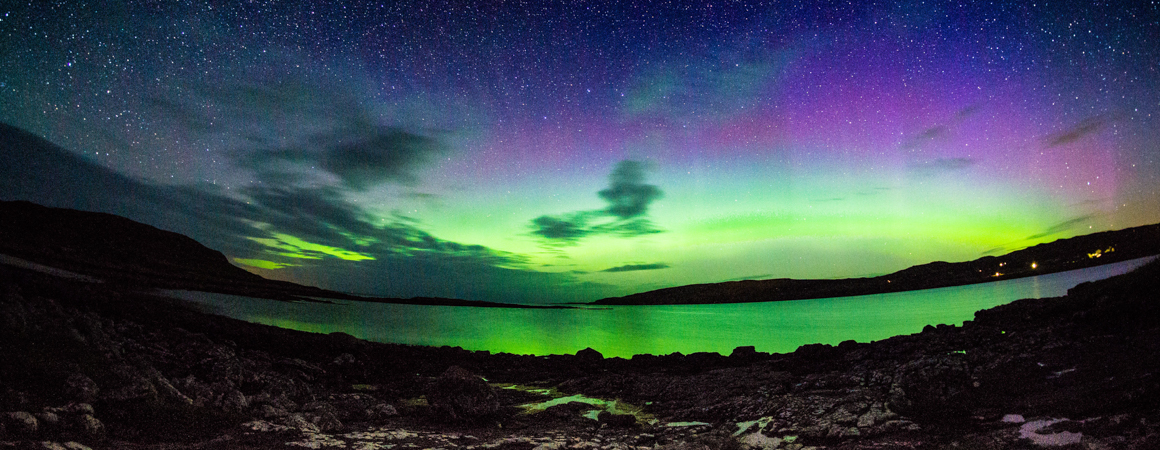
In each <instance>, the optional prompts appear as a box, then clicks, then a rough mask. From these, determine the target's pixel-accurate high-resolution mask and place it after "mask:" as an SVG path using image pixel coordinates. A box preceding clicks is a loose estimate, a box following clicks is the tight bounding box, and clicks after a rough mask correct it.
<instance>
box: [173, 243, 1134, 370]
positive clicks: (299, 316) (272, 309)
mask: <svg viewBox="0 0 1160 450" xmlns="http://www.w3.org/2000/svg"><path fill="white" fill-rule="evenodd" d="M1146 261H1147V259H1142V260H1135V261H1127V262H1123V263H1118V264H1112V265H1107V266H1100V267H1093V268H1089V269H1083V270H1078V271H1071V272H1062V273H1057V274H1050V275H1043V276H1039V277H1030V278H1022V279H1016V280H1007V281H1000V282H995V283H987V284H977V285H970V286H958V287H951V288H941V289H930V290H924V291H912V292H901V293H894V294H883V295H868V296H860V297H845V298H829V299H816V300H798V301H789V302H774V303H745V304H727V305H675V306H618V307H612V308H601V309H570V310H569V309H510V308H471V307H454V306H419V305H394V304H379V303H361V302H351V303H343V304H338V305H333V304H324V303H305V302H303V303H286V302H276V301H269V300H261V299H251V298H245V297H237V296H227V295H221V294H207V293H200V292H195V293H191V292H177V293H174V294H173V295H175V296H178V297H181V298H185V299H188V300H192V301H195V302H197V303H200V304H202V305H204V306H205V307H207V308H208V309H210V310H211V311H212V312H215V313H218V314H222V315H226V316H230V317H234V318H238V319H242V320H247V321H251V322H256V323H263V324H267V325H274V326H279V327H283V328H290V329H296V330H302V331H310V332H317V333H331V332H335V331H342V332H345V333H349V334H351V335H354V336H356V337H359V338H363V339H368V340H373V341H379V342H393V343H401V344H415V345H432V346H442V345H451V346H459V347H463V348H465V349H468V350H488V351H491V352H505V353H515V354H534V355H547V354H572V353H576V352H577V351H579V350H582V349H584V348H587V347H591V348H594V349H596V350H597V351H599V352H601V353H603V354H604V355H605V356H606V357H611V356H619V357H631V356H632V355H635V354H669V353H673V352H681V353H686V354H688V353H693V352H717V353H721V354H723V355H728V354H729V353H731V352H732V351H733V349H734V348H736V347H739V346H747V345H752V346H755V347H756V348H757V351H761V352H775V353H786V352H792V351H793V350H795V349H797V347H799V346H801V345H805V344H812V343H823V344H838V343H840V342H842V341H845V340H851V339H852V340H855V341H859V342H869V341H875V340H880V339H885V338H888V337H891V336H896V335H900V334H911V333H916V332H919V331H921V330H922V328H923V327H924V326H926V325H935V324H953V325H960V324H962V322H963V321H965V320H970V319H972V318H973V316H974V313H975V311H978V310H981V309H986V308H991V307H994V306H997V305H1001V304H1005V303H1009V302H1011V301H1014V300H1016V299H1020V298H1030V297H1050V296H1059V295H1063V294H1064V293H1066V291H1067V289H1068V288H1070V287H1072V286H1074V285H1076V284H1078V283H1080V282H1083V281H1089V280H1096V279H1101V278H1106V277H1108V276H1112V275H1116V274H1119V273H1125V272H1127V271H1129V270H1131V269H1132V268H1135V267H1138V266H1140V265H1142V264H1144V262H1146Z"/></svg>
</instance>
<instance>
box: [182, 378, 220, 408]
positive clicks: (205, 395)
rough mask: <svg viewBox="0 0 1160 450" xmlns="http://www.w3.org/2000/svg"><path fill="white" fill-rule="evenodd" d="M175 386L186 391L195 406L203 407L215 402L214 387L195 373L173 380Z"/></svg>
mask: <svg viewBox="0 0 1160 450" xmlns="http://www.w3.org/2000/svg"><path fill="white" fill-rule="evenodd" d="M173 386H174V387H175V388H177V389H178V390H180V391H182V392H184V393H186V394H187V397H188V398H190V399H192V405H193V406H196V407H202V406H206V405H209V404H211V403H213V399H214V395H213V389H210V387H209V386H208V385H206V384H205V383H202V382H201V381H198V379H197V377H195V376H193V375H189V376H187V377H185V378H178V379H175V380H173Z"/></svg>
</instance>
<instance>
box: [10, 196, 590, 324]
mask: <svg viewBox="0 0 1160 450" xmlns="http://www.w3.org/2000/svg"><path fill="white" fill-rule="evenodd" d="M0 255H8V256H10V257H14V258H18V259H22V260H26V261H28V262H30V263H33V264H37V265H44V266H48V267H50V268H53V269H58V270H63V271H67V272H73V273H75V274H77V275H80V276H83V277H85V278H88V279H95V280H99V281H101V282H104V283H111V284H115V285H122V286H131V287H134V288H154V289H171V290H191V291H201V292H213V293H220V294H232V295H242V296H247V297H256V298H265V299H271V300H282V301H315V302H318V301H322V302H325V301H327V299H330V300H348V301H361V302H375V303H396V304H410V305H436V306H473V307H490V308H574V307H572V306H534V305H515V304H509V303H496V302H485V301H475V300H460V299H452V298H437V297H415V298H384V297H368V296H358V295H351V294H347V293H344V292H337V291H331V290H327V289H321V288H317V287H313V286H303V285H300V284H296V283H291V282H288V281H277V280H269V279H266V278H263V277H261V276H258V275H256V274H253V273H250V272H247V271H245V270H243V269H241V268H239V267H237V266H235V265H233V264H230V262H229V260H228V259H227V258H226V256H225V255H223V254H222V253H221V252H219V251H216V250H213V249H210V248H208V247H205V246H204V245H201V244H200V243H198V242H197V241H195V240H193V239H192V238H190V237H188V236H185V235H182V234H178V233H174V232H170V231H165V230H162V229H159V228H156V227H153V226H150V225H146V224H143V223H139V222H135V221H133V220H130V219H126V218H124V217H121V216H117V215H113V214H106V213H96V212H87V211H78V210H74V209H67V208H50V207H47V206H42V205H38V204H35V203H31V202H26V201H0Z"/></svg>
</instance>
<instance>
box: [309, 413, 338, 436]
mask: <svg viewBox="0 0 1160 450" xmlns="http://www.w3.org/2000/svg"><path fill="white" fill-rule="evenodd" d="M304 416H305V417H306V418H307V420H309V421H310V423H313V424H315V425H317V426H318V429H319V430H320V431H322V432H331V431H336V430H341V429H342V421H340V420H338V417H336V416H335V415H334V413H333V412H331V411H325V410H324V411H321V412H318V413H306V414H304Z"/></svg>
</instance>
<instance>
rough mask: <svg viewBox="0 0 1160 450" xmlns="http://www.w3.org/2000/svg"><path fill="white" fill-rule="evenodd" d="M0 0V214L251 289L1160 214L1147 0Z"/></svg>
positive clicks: (681, 271) (521, 295) (969, 241)
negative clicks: (148, 246) (147, 237)
mask: <svg viewBox="0 0 1160 450" xmlns="http://www.w3.org/2000/svg"><path fill="white" fill-rule="evenodd" d="M14 3H16V2H13V1H5V2H3V3H2V4H0V55H3V59H4V62H3V64H2V65H0V122H4V123H7V124H10V125H12V126H15V127H19V128H22V129H24V130H27V131H29V132H31V133H33V134H35V135H38V136H41V137H43V138H45V139H47V140H48V141H50V142H52V143H54V144H56V145H59V146H60V147H61V148H63V149H65V150H66V151H55V150H54V151H48V150H37V151H32V150H28V149H23V150H21V149H17V148H13V147H12V146H9V148H7V149H4V152H5V153H6V154H4V155H2V156H0V164H3V165H4V166H6V167H7V168H6V169H4V170H0V172H3V173H2V174H0V175H4V178H5V179H4V180H2V181H0V198H3V199H5V200H15V199H27V200H33V201H37V202H39V203H43V204H48V205H51V206H62V207H74V208H81V209H90V210H100V211H106V212H112V213H117V214H122V215H126V216H128V217H130V218H132V219H135V220H138V221H142V222H145V223H149V224H152V225H156V226H159V227H162V228H165V229H169V230H173V231H177V232H181V233H184V234H188V235H190V236H191V237H194V238H195V239H198V240H199V241H200V242H202V243H204V244H206V245H208V246H210V247H212V248H215V249H218V250H221V251H222V252H223V253H225V254H226V255H227V256H228V257H229V258H230V259H231V261H233V262H234V263H235V264H237V265H239V266H241V267H244V268H247V269H249V270H252V271H254V272H256V273H259V274H261V275H263V276H267V277H272V278H278V279H286V280H292V281H296V282H302V283H307V284H313V285H320V286H323V287H328V288H334V289H338V290H344V291H350V292H357V293H370V294H377V295H383V296H397V297H412V296H441V297H455V298H464V299H472V300H493V301H509V302H560V301H589V300H595V299H598V298H602V297H607V296H614V295H625V294H629V293H633V292H640V291H645V290H650V289H655V288H660V287H667V286H675V285H683V284H691V283H707V282H720V281H726V280H736V279H760V278H781V277H790V278H836V277H854V276H869V275H878V274H884V273H889V272H892V271H896V270H900V269H903V268H906V267H908V266H911V265H914V264H922V263H926V262H930V261H936V260H942V261H965V260H971V259H975V258H978V257H981V256H984V255H993V254H1002V253H1006V252H1009V251H1013V250H1018V249H1020V248H1024V247H1027V246H1031V245H1035V244H1038V243H1042V242H1050V241H1053V240H1056V239H1060V238H1066V237H1071V236H1075V235H1080V234H1088V233H1091V232H1096V231H1103V230H1108V229H1120V228H1125V227H1130V226H1137V225H1143V224H1148V223H1155V222H1157V221H1160V4H1158V3H1157V2H1146V1H1133V2H1126V1H1125V2H1110V3H1106V4H1102V3H1098V2H1055V1H1050V2H1045V1H1038V0H1037V1H1034V2H1032V1H1011V2H996V3H995V4H992V3H990V2H963V3H962V4H959V3H956V2H942V1H917V2H897V3H896V2H882V3H878V4H875V3H872V2H862V1H853V2H849V3H838V2H811V1H798V2H770V3H757V2H698V3H695V4H694V3H692V2H665V3H655V4H654V3H650V2H621V3H620V4H617V5H610V4H608V2H585V1H579V0H577V1H567V2H526V3H525V2H475V1H463V2H366V1H358V2H345V4H344V5H338V3H339V2H274V1H269V2H267V1H246V2H240V1H239V2H234V1H211V2H204V3H203V2H194V3H189V2H168V1H164V2H158V1H120V2H116V1H106V2H89V3H84V2H74V1H68V2H51V1H40V0H37V1H33V2H28V3H20V4H14Z"/></svg>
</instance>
